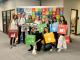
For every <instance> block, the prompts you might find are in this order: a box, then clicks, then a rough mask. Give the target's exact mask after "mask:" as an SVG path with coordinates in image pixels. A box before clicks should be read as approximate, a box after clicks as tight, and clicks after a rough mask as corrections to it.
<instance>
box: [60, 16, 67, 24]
mask: <svg viewBox="0 0 80 60" xmlns="http://www.w3.org/2000/svg"><path fill="white" fill-rule="evenodd" d="M60 17H63V21H62V20H61V19H60V21H59V23H62V22H63V24H67V21H66V20H65V17H64V16H60Z"/></svg>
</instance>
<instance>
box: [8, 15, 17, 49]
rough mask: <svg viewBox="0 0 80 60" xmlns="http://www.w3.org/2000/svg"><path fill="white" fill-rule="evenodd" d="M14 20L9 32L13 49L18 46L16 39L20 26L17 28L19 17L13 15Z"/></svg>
mask: <svg viewBox="0 0 80 60" xmlns="http://www.w3.org/2000/svg"><path fill="white" fill-rule="evenodd" d="M12 18H13V19H12V20H11V22H10V25H9V28H8V32H9V35H10V36H9V37H10V46H11V48H12V47H13V46H16V43H15V39H16V36H17V32H18V26H17V22H16V18H17V15H16V14H13V16H12Z"/></svg>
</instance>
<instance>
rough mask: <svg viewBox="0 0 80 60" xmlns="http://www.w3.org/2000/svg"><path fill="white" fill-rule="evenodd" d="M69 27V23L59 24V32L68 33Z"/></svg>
mask: <svg viewBox="0 0 80 60" xmlns="http://www.w3.org/2000/svg"><path fill="white" fill-rule="evenodd" d="M67 29H68V26H67V25H61V24H59V26H58V33H59V34H66V32H67Z"/></svg>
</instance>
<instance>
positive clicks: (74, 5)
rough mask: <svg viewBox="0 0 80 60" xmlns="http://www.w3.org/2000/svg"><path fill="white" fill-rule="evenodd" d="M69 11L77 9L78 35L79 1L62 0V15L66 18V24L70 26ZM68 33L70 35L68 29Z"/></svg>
mask: <svg viewBox="0 0 80 60" xmlns="http://www.w3.org/2000/svg"><path fill="white" fill-rule="evenodd" d="M71 9H78V16H79V20H78V24H77V25H78V26H77V33H78V34H79V33H80V12H79V11H80V0H64V15H65V17H66V20H67V21H68V24H69V26H70V13H71ZM68 33H69V34H70V27H69V31H68Z"/></svg>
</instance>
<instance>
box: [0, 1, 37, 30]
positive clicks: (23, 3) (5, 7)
mask: <svg viewBox="0 0 80 60" xmlns="http://www.w3.org/2000/svg"><path fill="white" fill-rule="evenodd" d="M17 6H39V1H36V2H35V1H34V0H8V1H6V2H5V3H2V4H0V13H2V11H4V10H9V9H15V8H16V7H17ZM0 31H3V26H2V14H0Z"/></svg>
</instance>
